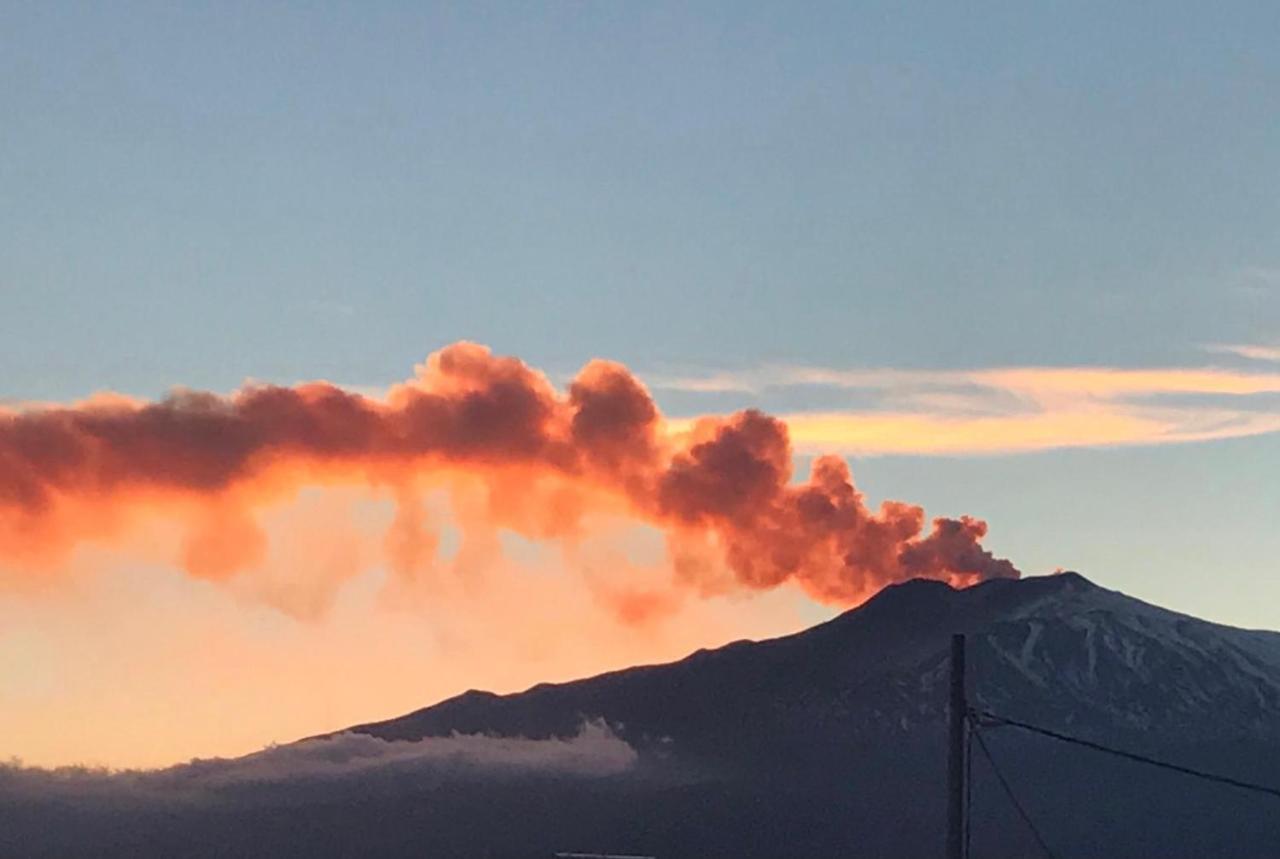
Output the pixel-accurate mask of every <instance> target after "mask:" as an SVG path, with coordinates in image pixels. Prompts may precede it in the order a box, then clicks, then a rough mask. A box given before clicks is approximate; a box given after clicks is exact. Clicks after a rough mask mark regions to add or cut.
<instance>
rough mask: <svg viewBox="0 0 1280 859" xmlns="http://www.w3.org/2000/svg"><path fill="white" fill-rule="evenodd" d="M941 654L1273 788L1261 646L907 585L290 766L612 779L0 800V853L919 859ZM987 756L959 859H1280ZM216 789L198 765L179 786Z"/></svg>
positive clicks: (1209, 628) (1175, 788)
mask: <svg viewBox="0 0 1280 859" xmlns="http://www.w3.org/2000/svg"><path fill="white" fill-rule="evenodd" d="M955 632H963V633H965V634H966V635H967V638H968V647H969V666H970V677H969V680H970V689H969V693H968V694H969V698H970V700H971V701H972V702H973V703H974V705H975V706H976V707H977V708H978V709H981V710H984V711H989V712H992V713H995V714H998V715H1000V716H1003V717H1005V718H1008V719H1012V720H1017V721H1022V722H1026V723H1030V724H1034V725H1038V726H1043V727H1045V728H1048V729H1050V730H1053V731H1056V732H1061V733H1063V734H1067V735H1070V736H1073V737H1077V738H1080V739H1084V740H1088V741H1090V742H1094V743H1100V744H1103V745H1107V746H1113V747H1118V748H1122V749H1125V750H1129V751H1132V752H1134V753H1137V754H1141V755H1145V756H1149V757H1153V758H1157V759H1160V760H1165V761H1168V762H1171V763H1174V764H1177V765H1180V766H1185V767H1191V768H1194V769H1198V770H1204V771H1208V772H1211V773H1220V774H1222V775H1224V776H1229V777H1231V778H1235V779H1238V780H1244V781H1251V782H1257V783H1263V784H1268V785H1274V786H1280V633H1276V632H1267V631H1250V630H1241V629H1235V628H1231V627H1226V626H1222V625H1218V624H1214V623H1209V622H1207V621H1203V620H1198V619H1196V618H1193V617H1189V616H1187V615H1183V614H1178V613H1175V612H1172V611H1168V610H1165V609H1162V608H1158V607H1156V606H1152V605H1149V604H1147V603H1144V602H1141V601H1139V600H1136V599H1133V598H1130V597H1127V596H1125V595H1123V594H1120V593H1117V592H1115V591H1111V590H1107V589H1104V588H1101V587H1099V586H1097V585H1095V584H1093V583H1091V582H1090V581H1088V580H1087V579H1085V578H1084V577H1082V576H1080V575H1078V574H1075V573H1062V574H1056V575H1052V576H1043V577H1032V578H1025V579H1021V580H1013V579H996V580H991V581H988V582H985V583H982V584H979V585H976V586H973V587H970V588H966V589H962V590H955V589H952V588H951V587H950V586H949V585H947V584H944V583H941V582H936V581H926V580H916V581H911V582H907V583H905V584H901V585H896V586H891V587H889V588H886V589H885V590H883V591H882V592H881V593H879V594H878V595H877V596H876V597H875V598H873V599H872V600H870V601H868V602H867V603H865V604H864V605H862V606H860V607H858V608H856V609H853V610H851V611H848V612H846V613H844V614H842V615H840V616H839V617H836V618H835V619H833V620H831V621H829V622H827V623H824V624H821V625H819V626H816V627H814V628H812V629H809V630H806V631H804V632H801V633H798V634H795V635H791V636H787V637H784V638H777V639H772V640H768V641H760V642H749V641H741V642H735V643H732V644H729V645H726V646H724V647H721V648H718V649H714V650H702V651H698V652H696V653H694V654H692V655H690V656H689V657H687V658H685V659H683V660H680V661H678V662H674V663H670V664H665V665H652V666H643V667H636V668H630V669H626V670H622V671H616V672H612V673H608V674H603V675H600V676H598V677H593V678H590V679H585V680H579V681H575V682H571V683H562V684H542V685H538V686H535V687H533V688H531V689H529V690H527V691H525V692H522V693H519V694H514V695H494V694H491V693H487V692H480V691H471V692H467V693H465V694H462V695H460V696H458V697H455V698H452V699H449V700H447V701H444V702H441V703H439V704H436V705H434V706H431V707H427V708H425V709H422V710H418V711H416V712H413V713H409V714H407V715H404V716H401V717H398V718H394V719H390V720H388V721H383V722H376V723H370V724H365V725H358V726H355V727H352V728H350V729H348V730H346V731H342V732H337V733H334V734H329V735H325V736H322V737H316V738H311V739H309V740H304V741H301V742H300V743H298V744H296V747H297V749H301V750H305V749H331V750H332V749H338V748H340V747H343V746H340V745H339V744H346V743H352V742H358V743H375V744H381V745H379V746H378V747H379V748H384V747H385V748H392V749H397V750H403V749H411V748H419V747H422V748H425V747H426V746H423V745H422V744H430V743H446V742H454V743H457V742H462V741H463V740H464V739H465V738H468V737H472V738H474V737H485V738H488V740H487V741H489V742H498V741H499V740H504V741H506V742H512V743H514V742H528V743H531V744H532V746H531V747H538V748H542V747H543V746H540V745H538V744H539V743H541V744H544V745H545V744H549V743H561V744H566V743H571V742H573V740H572V738H575V737H581V736H582V735H583V730H584V728H583V726H584V725H587V726H593V727H592V730H595V731H597V732H605V733H607V735H608V738H609V740H608V741H609V742H611V743H615V744H625V748H626V749H628V750H629V754H630V757H628V758H627V759H626V762H625V765H623V766H619V767H613V768H607V769H605V770H599V771H592V772H590V773H585V774H584V773H582V772H569V771H565V770H564V769H563V768H562V769H558V770H554V771H549V770H540V769H538V768H537V767H524V768H519V769H516V770H512V769H507V770H503V771H501V772H495V771H494V770H491V769H487V770H477V769H475V768H474V767H469V766H468V765H467V764H466V761H465V760H464V759H463V758H460V757H459V756H458V754H460V753H458V754H453V753H451V754H453V757H450V756H449V755H445V756H444V757H443V758H439V759H436V758H433V764H432V765H431V766H419V765H416V764H415V765H413V766H409V765H406V764H405V763H404V760H405V757H404V756H403V755H400V756H398V757H396V758H395V761H396V762H397V763H396V764H395V765H388V766H384V767H378V766H367V767H361V768H354V769H353V768H349V767H348V768H343V769H341V770H340V771H334V772H329V771H316V770H315V769H314V768H313V769H311V770H308V771H306V772H302V773H297V774H292V775H291V774H289V773H288V772H285V773H283V774H281V773H280V772H278V771H276V770H272V771H271V772H272V774H271V776H270V778H266V777H262V778H249V779H244V778H223V779H222V780H221V781H217V780H215V782H214V786H213V787H211V788H209V789H207V790H206V791H205V792H204V793H202V795H201V799H200V800H199V801H191V802H186V803H180V804H175V803H168V804H164V803H159V804H155V803H152V804H148V803H144V802H138V801H136V800H133V801H131V804H128V805H127V806H121V805H120V804H119V803H115V804H112V803H108V802H104V801H98V800H94V801H83V802H68V801H67V800H66V798H65V797H62V798H59V797H58V795H57V794H56V791H49V790H46V791H45V792H44V793H43V794H41V795H39V796H30V795H27V794H23V793H22V792H21V791H19V790H18V789H17V788H16V787H15V786H14V785H13V784H9V786H8V787H7V788H6V787H5V783H4V781H3V779H0V811H7V812H17V811H19V810H20V811H21V814H20V815H18V814H15V813H6V814H5V817H6V819H7V821H9V822H7V823H6V825H5V826H4V827H0V848H3V849H0V853H2V854H4V855H10V854H14V855H58V856H66V855H96V856H101V855H188V856H232V855H234V856H256V855H262V856H267V855H271V856H280V855H299V856H302V855H305V856H347V855H363V856H494V857H508V856H510V857H526V856H527V857H550V856H552V855H554V854H555V853H556V852H558V851H562V852H563V851H576V852H612V853H625V854H639V855H650V856H656V857H691V859H692V857H712V856H716V857H719V856H723V857H730V856H734V857H742V856H751V857H793V856H794V857H808V856H814V857H821V856H867V857H928V856H941V855H942V853H943V844H944V825H945V799H946V716H947V683H948V646H949V639H950V636H951V635H952V634H953V633H955ZM981 735H982V737H983V740H984V741H985V744H986V746H987V747H988V749H989V750H990V756H991V759H993V760H994V763H995V765H997V766H998V767H999V772H1000V773H1001V774H1002V775H1003V777H1004V782H1005V783H1006V784H1007V785H1008V787H1009V788H1010V789H1011V790H1012V792H1013V793H1014V795H1015V796H1016V798H1017V800H1018V801H1019V802H1020V804H1021V806H1022V808H1023V811H1024V812H1025V818H1026V819H1024V817H1023V816H1022V815H1020V814H1019V813H1018V812H1017V810H1016V809H1015V807H1014V805H1013V803H1012V802H1011V800H1010V798H1009V796H1008V795H1006V793H1005V791H1004V787H1002V785H1001V783H1000V780H999V779H998V778H997V776H996V770H995V769H993V766H992V762H991V760H988V759H987V758H985V757H984V756H980V755H974V758H973V762H972V770H971V785H970V795H971V803H970V815H971V825H970V840H971V849H972V853H971V855H973V856H974V857H986V856H990V857H1010V859H1012V857H1025V856H1036V855H1041V854H1042V852H1043V849H1044V848H1043V846H1042V845H1041V843H1040V842H1039V841H1038V840H1037V838H1036V836H1035V835H1034V834H1033V832H1032V830H1031V826H1029V825H1028V822H1027V820H1028V819H1029V820H1030V822H1031V825H1034V827H1035V829H1036V830H1037V831H1038V832H1039V838H1040V839H1041V840H1042V841H1043V844H1044V845H1045V846H1047V847H1048V848H1050V849H1051V850H1052V852H1053V854H1054V855H1058V856H1062V857H1077V856H1109V857H1153V856H1160V857H1164V856H1168V857H1182V856H1185V857H1191V856H1197V857H1199V856H1210V855H1211V856H1219V857H1262V856H1274V855H1280V799H1277V798H1276V797H1272V796H1267V795H1262V794H1258V793H1254V792H1249V791H1247V790H1242V789H1240V788H1237V787H1232V786H1230V785H1225V784H1222V783H1218V782H1211V781H1207V780H1204V779H1198V778H1194V777H1191V776H1188V775H1186V774H1182V773H1178V772H1172V771H1167V770H1161V769H1157V768H1153V767H1150V766H1147V765H1144V764H1142V763H1139V762H1135V761H1133V760H1126V759H1121V758H1117V757H1115V756H1110V755H1106V754H1103V753H1100V752H1098V751H1096V750H1093V749H1089V748H1085V747H1082V746H1079V745H1073V744H1067V743H1062V742H1058V741H1055V740H1053V739H1051V738H1048V737H1045V736H1042V735H1038V734H1034V733H1030V732H1027V731H1023V730H1021V729H1018V728H1015V727H998V728H997V727H994V726H987V727H983V728H982V729H981ZM517 738H518V739H517ZM565 747H567V746H565ZM277 751H278V750H277ZM260 754H261V755H270V754H272V752H264V753H260ZM250 759H255V756H249V758H247V759H238V760H239V762H240V764H239V765H240V766H241V767H242V768H243V767H244V766H245V764H244V762H245V761H249V760H250ZM236 765H237V761H225V762H204V763H202V764H201V766H203V767H204V768H205V769H204V770H201V771H200V772H199V773H197V774H185V775H183V776H181V777H182V778H188V779H195V780H198V779H201V778H204V779H207V778H208V777H209V773H211V772H212V773H217V772H218V771H219V770H218V768H219V767H224V768H226V767H234V766H236ZM175 769H180V768H175ZM238 771H239V770H237V772H238ZM184 773H185V771H184ZM176 777H177V776H175V778H176ZM95 803H96V804H95ZM15 821H16V823H15Z"/></svg>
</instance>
